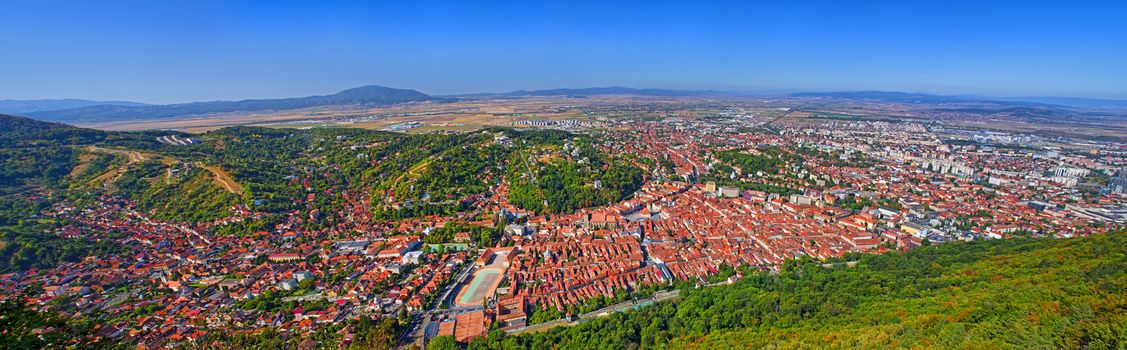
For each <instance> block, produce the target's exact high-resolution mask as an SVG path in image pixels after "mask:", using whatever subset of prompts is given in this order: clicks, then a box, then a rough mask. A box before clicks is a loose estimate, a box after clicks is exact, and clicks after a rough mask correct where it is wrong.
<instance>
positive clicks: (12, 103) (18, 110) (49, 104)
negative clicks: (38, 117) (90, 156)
mask: <svg viewBox="0 0 1127 350" xmlns="http://www.w3.org/2000/svg"><path fill="white" fill-rule="evenodd" d="M99 105H104V106H147V105H146V104H144V103H138V102H126V101H91V100H80V99H74V98H68V99H57V100H0V112H4V113H9V114H26V113H34V112H44V111H58V110H63V109H74V108H83V107H90V106H99Z"/></svg>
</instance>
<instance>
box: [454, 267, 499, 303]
mask: <svg viewBox="0 0 1127 350" xmlns="http://www.w3.org/2000/svg"><path fill="white" fill-rule="evenodd" d="M499 283H501V271H500V270H498V269H495V268H491V267H486V268H484V269H482V270H480V271H477V272H476V273H474V276H473V280H472V281H470V284H468V285H466V286H465V287H463V288H462V291H461V292H460V293H458V299H457V300H456V301H455V303H456V304H457V305H458V306H470V305H481V301H482V300H485V297H487V296H490V295H492V294H493V291H494V290H497V285H498V284H499Z"/></svg>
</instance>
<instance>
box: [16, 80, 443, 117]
mask: <svg viewBox="0 0 1127 350" xmlns="http://www.w3.org/2000/svg"><path fill="white" fill-rule="evenodd" d="M435 100H441V99H440V98H437V97H433V96H430V95H427V94H424V93H422V92H418V91H415V90H409V89H395V88H389V87H384V86H378V85H369V86H362V87H358V88H352V89H348V90H344V91H341V92H338V93H335V94H332V95H324V96H308V97H294V98H283V99H257V100H242V101H212V102H192V103H180V104H169V105H141V106H127V105H95V106H88V107H81V108H72V109H63V110H53V111H42V112H33V113H26V115H28V116H30V117H33V118H36V119H40V120H48V121H66V122H106V121H125V120H141V119H162V118H174V117H183V116H191V115H203V114H212V113H230V112H259V111H273V110H287V109H296V108H306V107H316V106H330V105H370V106H382V105H391V104H396V103H405V102H416V101H435Z"/></svg>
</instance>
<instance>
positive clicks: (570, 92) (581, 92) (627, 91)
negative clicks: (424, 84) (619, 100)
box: [455, 86, 738, 97]
mask: <svg viewBox="0 0 1127 350" xmlns="http://www.w3.org/2000/svg"><path fill="white" fill-rule="evenodd" d="M592 95H636V96H662V97H676V96H736V95H738V94H736V93H733V92H726V91H717V90H670V89H638V88H628V87H621V86H608V87H590V88H560V89H547V90H517V91H511V92H500V93H476V94H464V95H455V96H457V97H521V96H592Z"/></svg>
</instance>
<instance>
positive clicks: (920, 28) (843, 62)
mask: <svg viewBox="0 0 1127 350" xmlns="http://www.w3.org/2000/svg"><path fill="white" fill-rule="evenodd" d="M0 1H2V2H0V99H5V98H13V99H27V98H89V99H114V100H133V101H141V102H155V103H170V102H186V101H196V100H215V99H243V98H262V97H290V96H304V95H311V94H327V93H333V92H335V91H338V90H342V89H345V88H350V87H355V86H360V85H368V84H378V85H385V86H391V87H401V88H413V89H417V90H420V91H423V92H426V93H432V94H449V93H464V92H487V91H492V92H495V91H508V90H517V89H539V88H555V87H589V86H612V85H614V86H630V87H655V88H709V89H727V90H741V91H752V92H778V91H808V90H818V91H826V90H861V89H866V90H895V91H908V92H932V93H945V94H962V93H970V94H984V95H999V96H1023V95H1057V96H1081V97H1100V98H1127V1H1107V2H1092V1H1079V0H1069V1H1058V2H1036V1H1013V2H1006V1H915V0H894V1H869V2H865V1H844V0H842V1H816V2H813V1H783V0H778V1H733V2H707V1H684V2H661V1H638V2H619V1H555V2H543V3H535V2H533V1H514V2H496V1H465V2H460V3H445V2H425V1H408V2H403V3H400V4H391V3H388V2H377V1H371V3H368V2H345V3H330V2H328V1H308V2H304V3H296V2H295V3H287V4H275V3H274V2H267V1H263V2H238V1H214V2H211V1H203V0H189V1H183V2H176V1H165V0H155V1H153V0H149V1H135V2H134V1H69V2H68V1H63V2H60V1H51V0H34V1H13V0H0Z"/></svg>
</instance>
